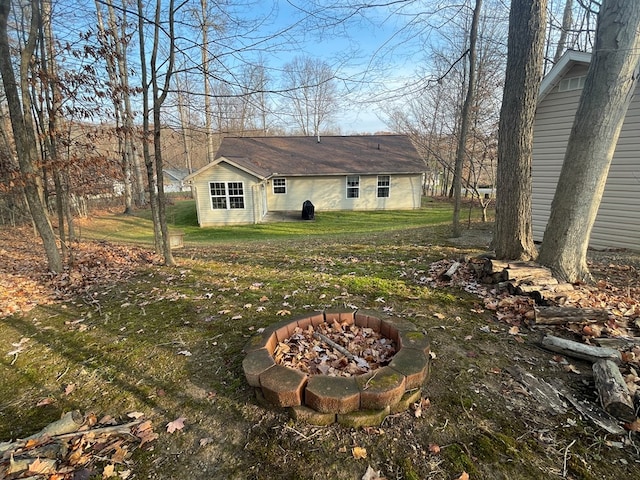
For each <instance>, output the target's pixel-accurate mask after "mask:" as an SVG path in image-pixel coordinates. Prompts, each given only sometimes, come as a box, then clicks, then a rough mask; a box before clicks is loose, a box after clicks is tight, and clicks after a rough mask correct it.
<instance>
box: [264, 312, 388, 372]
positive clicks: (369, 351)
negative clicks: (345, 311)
mask: <svg viewBox="0 0 640 480" xmlns="http://www.w3.org/2000/svg"><path fill="white" fill-rule="evenodd" d="M318 337H320V338H318ZM322 337H325V340H322ZM326 340H328V342H331V343H333V344H334V345H332V344H331V343H328V342H327V341H326ZM341 350H342V351H341ZM346 353H348V354H350V355H349V356H347V355H346ZM395 353H396V346H395V343H394V342H393V341H392V340H390V339H388V338H386V337H384V336H382V335H381V334H380V333H379V332H376V331H375V330H373V329H372V328H366V327H360V326H358V325H354V324H349V323H347V322H343V323H339V322H333V323H332V324H329V323H321V324H319V325H317V326H316V327H314V326H313V325H309V326H308V327H307V328H306V329H301V328H299V327H296V328H295V330H294V332H293V334H292V335H290V336H289V337H288V338H286V339H284V341H282V342H280V343H278V345H276V348H275V350H274V353H273V355H274V359H275V361H276V363H278V364H280V365H283V366H286V367H290V368H294V369H297V370H300V371H302V372H305V373H308V374H310V375H331V376H342V377H351V376H354V375H361V374H363V373H366V372H368V371H371V370H375V369H376V368H379V367H381V366H383V365H386V364H387V363H389V361H390V360H391V358H392V357H393V355H394V354H395Z"/></svg>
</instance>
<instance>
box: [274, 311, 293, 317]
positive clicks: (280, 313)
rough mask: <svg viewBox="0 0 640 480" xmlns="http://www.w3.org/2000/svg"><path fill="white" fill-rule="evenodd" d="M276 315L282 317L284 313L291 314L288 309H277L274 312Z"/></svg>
mask: <svg viewBox="0 0 640 480" xmlns="http://www.w3.org/2000/svg"><path fill="white" fill-rule="evenodd" d="M276 315H279V316H281V317H284V316H285V315H291V312H290V311H289V310H278V311H277V312H276Z"/></svg>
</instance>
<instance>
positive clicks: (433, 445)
mask: <svg viewBox="0 0 640 480" xmlns="http://www.w3.org/2000/svg"><path fill="white" fill-rule="evenodd" d="M429 453H433V454H434V455H438V454H439V453H440V445H438V444H436V443H430V444H429Z"/></svg>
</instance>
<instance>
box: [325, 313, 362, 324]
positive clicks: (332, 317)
mask: <svg viewBox="0 0 640 480" xmlns="http://www.w3.org/2000/svg"><path fill="white" fill-rule="evenodd" d="M354 316H355V312H354V311H353V310H325V312H324V319H325V321H326V322H327V323H328V324H329V325H331V324H333V322H334V321H335V322H338V323H342V322H346V323H348V324H349V325H353V322H354Z"/></svg>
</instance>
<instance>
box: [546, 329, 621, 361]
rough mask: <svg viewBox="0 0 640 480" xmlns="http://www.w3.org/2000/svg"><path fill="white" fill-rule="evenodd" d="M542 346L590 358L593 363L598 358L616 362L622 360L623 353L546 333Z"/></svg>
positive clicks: (581, 357) (574, 355)
mask: <svg viewBox="0 0 640 480" xmlns="http://www.w3.org/2000/svg"><path fill="white" fill-rule="evenodd" d="M542 346H543V347H544V348H546V349H547V350H551V351H553V352H557V353H561V354H562V355H566V356H569V357H574V358H580V359H582V360H588V361H590V362H592V363H595V362H597V361H598V360H611V361H613V362H614V363H618V364H619V363H620V362H621V361H622V355H621V354H620V352H619V351H618V350H614V349H613V348H607V347H595V346H593V345H585V344H584V343H578V342H574V341H572V340H566V339H564V338H559V337H554V336H552V335H546V336H545V337H544V338H543V339H542Z"/></svg>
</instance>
